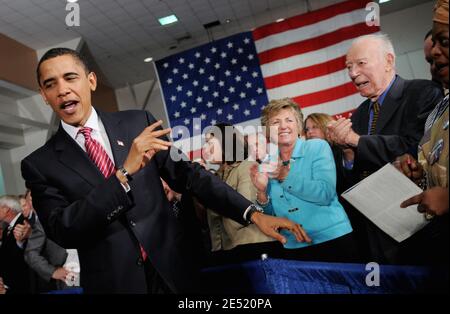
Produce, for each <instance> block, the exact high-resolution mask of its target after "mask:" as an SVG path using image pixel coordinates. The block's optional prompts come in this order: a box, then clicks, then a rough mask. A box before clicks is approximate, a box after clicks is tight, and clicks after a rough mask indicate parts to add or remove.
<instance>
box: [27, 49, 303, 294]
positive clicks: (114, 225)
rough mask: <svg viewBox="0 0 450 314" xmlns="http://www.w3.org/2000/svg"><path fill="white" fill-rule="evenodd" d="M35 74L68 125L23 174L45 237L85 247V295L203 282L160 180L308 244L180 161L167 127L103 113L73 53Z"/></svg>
mask: <svg viewBox="0 0 450 314" xmlns="http://www.w3.org/2000/svg"><path fill="white" fill-rule="evenodd" d="M37 75H38V81H39V86H40V90H41V94H42V96H43V98H44V100H45V101H46V102H47V103H48V104H49V105H50V106H51V107H52V109H53V110H54V112H55V113H56V114H57V115H58V116H59V117H60V118H61V120H62V122H61V125H60V128H59V130H58V131H57V133H56V134H55V135H54V136H53V137H52V138H51V139H50V140H49V141H48V142H47V143H46V144H45V145H44V146H42V147H41V148H39V149H38V150H37V151H35V152H33V153H32V154H31V155H29V156H28V157H26V158H25V159H24V160H23V161H22V175H23V177H24V179H25V181H26V185H27V187H29V188H30V189H31V191H32V194H33V205H34V208H35V209H36V211H37V213H38V216H39V218H40V220H41V222H42V224H43V226H44V229H45V231H46V233H47V236H48V237H49V238H51V239H53V240H54V241H56V242H57V243H58V244H60V245H61V246H63V247H65V248H76V249H78V254H79V259H80V267H81V273H80V278H81V286H82V287H83V288H84V289H85V291H86V292H87V293H147V292H150V293H164V292H169V291H171V292H188V291H192V289H193V287H192V284H193V283H195V282H198V278H197V272H196V271H195V269H193V267H191V266H192V264H191V262H190V261H191V257H190V256H189V254H184V253H183V252H185V251H186V250H180V249H179V246H180V242H179V236H178V226H177V219H176V217H175V215H174V212H173V211H172V210H171V209H170V206H169V203H168V201H167V198H166V196H165V194H164V191H163V187H162V184H161V180H160V177H162V178H163V179H164V180H165V181H166V182H167V183H168V184H169V186H170V187H171V188H173V189H174V190H175V191H177V192H181V193H185V192H186V193H189V194H192V195H194V196H196V197H197V198H198V199H199V200H200V201H201V202H202V203H204V204H205V205H206V206H209V207H211V208H213V209H215V210H217V211H218V212H220V213H222V214H224V215H227V216H229V217H231V218H233V219H235V220H236V221H239V222H241V223H246V221H249V220H251V221H252V222H254V223H255V224H256V225H258V227H260V228H261V230H262V231H263V232H265V233H267V234H268V235H270V236H272V237H274V238H276V239H278V240H280V241H284V240H285V239H284V237H282V236H281V235H280V234H279V233H278V232H277V230H278V229H279V228H287V229H289V230H291V231H292V232H294V233H295V234H296V236H297V238H298V239H299V240H303V236H302V234H303V230H302V229H301V228H300V226H299V225H296V224H294V223H292V222H290V221H288V220H287V219H279V218H277V217H271V216H267V215H264V214H262V213H260V212H258V211H257V210H256V208H255V207H254V205H252V204H251V203H250V202H249V201H248V200H246V199H245V198H243V197H241V196H240V195H239V194H238V193H236V192H235V191H234V190H233V189H231V188H229V187H228V186H227V185H226V184H223V183H222V182H220V180H218V179H217V178H215V177H214V176H213V175H211V174H210V173H209V172H208V171H206V170H204V169H203V168H202V167H201V166H199V165H196V164H192V163H190V162H187V161H183V160H180V159H179V157H180V156H182V155H181V152H179V151H178V150H176V149H171V143H170V142H168V141H167V140H166V138H165V137H164V136H165V135H166V134H168V133H170V129H164V130H163V129H161V128H160V125H161V124H162V121H155V119H154V118H153V116H151V115H150V114H149V113H148V112H145V111H124V112H117V113H103V112H100V111H96V110H95V109H94V108H93V107H92V105H91V92H93V91H94V90H95V88H96V83H97V81H96V76H95V74H94V73H93V72H90V71H89V69H88V67H87V66H86V63H85V62H84V61H83V59H82V57H81V56H80V55H79V54H77V53H76V52H75V51H73V50H69V49H64V48H56V49H51V50H50V51H48V52H47V53H46V54H45V55H44V56H43V57H42V58H41V60H40V62H39V64H38V69H37ZM177 160H178V161H177ZM111 169H112V170H111Z"/></svg>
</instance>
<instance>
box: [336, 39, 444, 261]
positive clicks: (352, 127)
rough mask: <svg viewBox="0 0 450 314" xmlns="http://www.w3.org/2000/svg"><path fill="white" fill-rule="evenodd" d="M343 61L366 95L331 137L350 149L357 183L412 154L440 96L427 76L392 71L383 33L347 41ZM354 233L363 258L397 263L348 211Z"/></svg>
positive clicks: (392, 251) (349, 165)
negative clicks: (412, 77)
mask: <svg viewBox="0 0 450 314" xmlns="http://www.w3.org/2000/svg"><path fill="white" fill-rule="evenodd" d="M346 65H347V69H348V73H349V76H350V78H351V80H352V81H353V83H354V85H355V86H356V88H357V89H358V91H359V93H360V94H361V96H363V97H366V98H367V100H366V101H364V102H363V103H362V104H361V105H360V106H359V107H358V108H357V109H356V111H355V112H354V113H353V115H352V117H351V120H349V119H344V118H341V119H339V120H338V121H337V122H336V123H334V124H332V125H331V126H330V133H331V134H332V136H333V138H334V140H335V141H336V142H337V143H338V144H340V145H342V146H344V147H350V148H352V149H353V150H354V152H355V154H354V158H353V159H351V160H344V161H343V162H344V164H345V168H346V171H347V172H349V173H350V176H351V177H352V179H353V180H354V182H353V183H357V182H358V181H359V180H361V179H363V178H365V177H367V176H368V175H370V174H371V173H373V172H375V171H377V170H378V169H380V168H381V167H382V166H384V165H385V164H386V163H388V162H391V161H393V160H395V158H396V156H399V155H402V154H404V153H405V152H410V153H413V154H414V153H417V151H416V150H417V144H418V143H419V140H420V139H421V137H422V135H423V131H424V124H425V120H426V118H427V116H428V114H429V112H430V111H431V110H432V109H433V108H434V106H435V105H436V103H437V102H439V100H440V99H441V98H442V92H441V90H440V87H439V86H438V85H437V84H435V83H434V82H431V81H428V80H404V79H403V78H401V77H400V76H398V75H396V73H395V52H394V48H393V46H392V43H391V42H390V40H389V39H388V38H387V36H386V35H367V36H363V37H360V38H357V39H356V40H355V41H354V42H353V43H352V45H351V47H350V49H349V51H348V53H347V56H346ZM349 216H350V219H351V222H352V225H353V227H354V232H355V235H356V237H357V239H358V242H359V246H360V247H361V249H363V250H364V249H369V250H370V252H367V251H366V255H367V254H369V256H366V258H367V259H368V260H371V261H373V260H374V261H377V262H380V263H396V262H398V261H399V255H398V253H399V250H398V248H399V245H398V244H397V243H396V242H395V241H394V240H393V239H391V238H390V237H388V236H387V235H386V234H385V233H383V232H382V231H381V230H380V229H379V228H377V227H375V226H374V225H372V224H371V223H370V222H369V221H368V220H367V219H365V218H363V217H362V216H361V215H360V214H359V213H357V212H352V213H349Z"/></svg>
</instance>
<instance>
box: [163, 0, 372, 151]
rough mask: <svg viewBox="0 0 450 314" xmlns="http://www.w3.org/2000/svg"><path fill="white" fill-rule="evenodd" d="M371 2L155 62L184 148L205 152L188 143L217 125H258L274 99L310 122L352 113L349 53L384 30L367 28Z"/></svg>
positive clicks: (354, 99)
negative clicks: (319, 115) (295, 107)
mask: <svg viewBox="0 0 450 314" xmlns="http://www.w3.org/2000/svg"><path fill="white" fill-rule="evenodd" d="M368 2H369V1H366V0H364V1H363V0H351V1H345V2H341V3H338V4H335V5H332V6H329V7H326V8H322V9H320V10H317V11H313V12H310V13H306V14H302V15H298V16H294V17H291V18H289V19H286V20H284V21H282V22H279V23H272V24H268V25H265V26H262V27H259V28H256V29H255V30H253V31H252V32H245V33H240V34H237V35H233V36H230V37H227V38H224V39H221V40H217V41H213V42H211V43H208V44H206V45H203V46H200V47H196V48H193V49H190V50H187V51H184V52H181V53H178V54H175V55H172V56H169V57H167V58H164V59H162V60H159V61H157V62H156V69H157V73H158V76H159V81H160V84H161V88H162V91H163V98H164V102H165V105H166V111H167V115H168V118H169V122H170V125H171V127H172V128H174V127H175V132H174V139H175V140H177V139H179V143H180V144H179V146H182V147H183V145H184V144H187V145H188V146H184V148H185V149H184V150H185V151H186V148H187V150H188V151H195V150H198V149H200V145H201V141H199V140H197V141H194V144H193V146H192V142H187V141H186V138H187V137H189V138H190V139H192V137H195V138H198V137H199V136H200V134H201V130H202V129H204V128H205V127H207V126H209V125H212V124H215V123H217V122H228V123H231V124H235V125H236V124H238V125H248V124H250V125H258V124H259V117H260V114H261V109H262V108H263V107H264V105H266V104H267V102H268V101H269V100H272V99H279V98H285V97H290V98H293V99H294V100H295V101H296V102H297V103H298V104H299V105H300V107H301V108H302V111H303V112H304V115H305V116H306V115H308V114H309V113H313V112H324V113H328V114H331V115H337V114H343V115H347V114H348V113H349V112H351V111H353V110H354V109H355V108H356V107H357V106H358V105H359V104H360V103H361V102H362V101H363V98H362V97H361V96H360V95H359V94H358V93H357V91H356V89H355V88H354V86H353V84H352V83H351V81H350V78H349V77H348V74H347V71H346V69H345V54H346V52H347V50H348V48H349V47H350V44H351V42H352V40H353V39H354V38H356V37H359V36H362V35H366V34H371V33H375V32H378V31H379V30H380V28H379V26H368V24H367V23H366V18H367V16H368V14H369V11H368V10H366V5H367V3H368ZM194 118H196V119H194ZM177 126H182V127H181V128H176V127H177ZM177 129H178V130H177ZM186 133H187V134H188V136H187V135H186ZM177 136H178V138H177ZM196 143H197V144H196ZM182 149H183V148H182Z"/></svg>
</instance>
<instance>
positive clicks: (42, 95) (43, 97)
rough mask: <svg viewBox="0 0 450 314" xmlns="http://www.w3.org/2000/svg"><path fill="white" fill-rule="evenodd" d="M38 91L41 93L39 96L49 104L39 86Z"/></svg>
mask: <svg viewBox="0 0 450 314" xmlns="http://www.w3.org/2000/svg"><path fill="white" fill-rule="evenodd" d="M39 93H40V94H41V97H42V99H43V100H44V102H45V103H46V104H47V106H50V104H49V103H48V101H47V97H45V94H44V91H43V90H42V88H40V87H39Z"/></svg>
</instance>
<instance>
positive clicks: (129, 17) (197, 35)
mask: <svg viewBox="0 0 450 314" xmlns="http://www.w3.org/2000/svg"><path fill="white" fill-rule="evenodd" d="M427 1H429V0H392V1H391V2H389V3H386V4H383V5H382V7H381V8H382V11H381V13H382V14H385V13H388V12H392V11H397V10H401V9H404V8H407V7H411V6H414V5H416V4H419V3H423V2H427ZM337 2H341V0H310V1H309V2H308V1H306V0H78V4H79V5H80V24H81V25H80V26H79V27H68V26H66V24H65V18H66V15H67V14H68V11H66V10H65V7H66V4H67V1H66V0H0V32H1V33H3V34H5V35H6V36H9V37H11V38H13V39H15V40H17V41H19V42H21V43H23V44H25V45H27V46H29V47H31V48H33V49H36V50H38V49H44V48H47V47H49V46H53V45H56V44H58V43H62V42H65V41H68V40H71V39H74V38H77V37H82V38H83V39H84V41H85V42H86V43H87V45H88V48H89V50H90V52H91V53H92V55H93V56H94V59H95V61H96V62H97V64H98V65H99V66H100V68H101V71H102V72H103V74H104V75H105V76H106V77H107V78H108V82H109V84H110V85H111V86H112V87H116V88H117V87H122V86H125V85H127V84H134V83H138V82H142V81H145V80H148V79H152V78H154V71H153V66H152V64H151V63H144V62H143V59H144V58H146V57H149V56H151V57H153V58H154V59H156V60H157V59H160V58H162V57H165V56H168V55H170V54H173V53H176V52H179V51H182V50H185V49H188V48H191V47H194V46H198V45H201V44H204V43H206V42H208V41H209V40H211V39H219V38H222V37H226V36H229V35H232V34H235V33H238V32H243V31H248V30H251V29H252V28H254V27H258V26H261V25H264V24H267V23H271V22H273V21H275V20H276V19H278V18H281V17H290V16H293V15H297V14H301V13H305V12H307V10H308V9H310V10H315V9H318V8H321V7H324V6H327V5H330V4H333V3H337ZM170 14H176V15H177V17H178V18H179V22H177V23H174V24H172V25H168V26H160V25H159V23H158V21H157V19H158V18H159V17H163V16H166V15H170ZM227 19H230V20H231V22H230V23H226V22H225V21H226V20H227ZM215 20H219V21H220V22H221V23H222V25H221V26H218V27H214V28H213V29H211V33H210V34H208V33H207V31H206V30H205V28H204V27H203V24H206V23H209V22H212V21H215ZM188 35H189V36H191V39H187V40H181V41H180V40H179V38H182V37H186V36H188ZM171 47H172V49H170V48H171ZM173 47H176V48H173ZM0 49H1V47H0Z"/></svg>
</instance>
